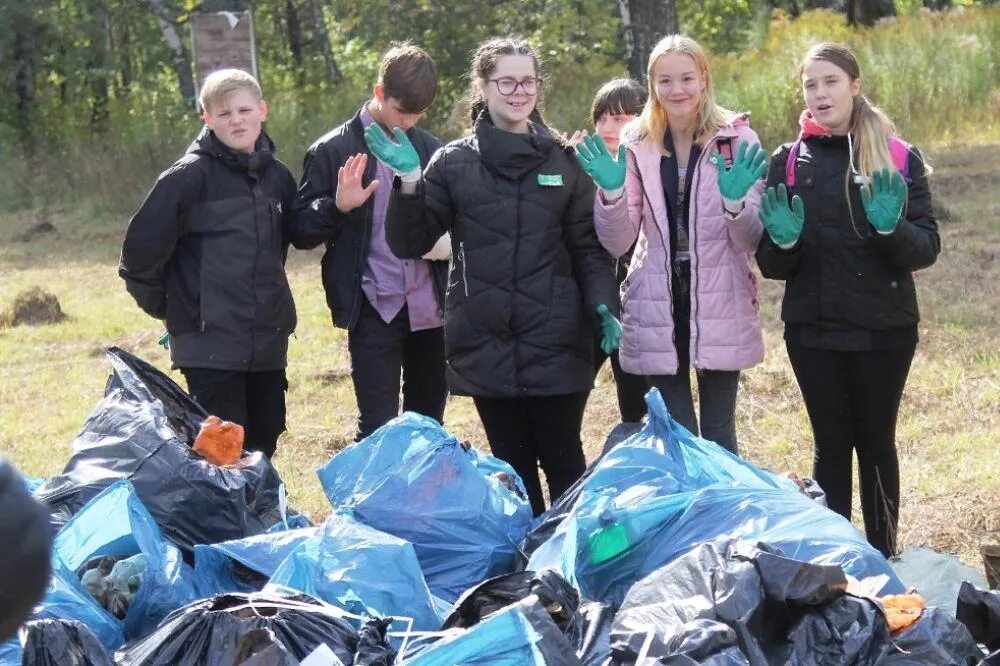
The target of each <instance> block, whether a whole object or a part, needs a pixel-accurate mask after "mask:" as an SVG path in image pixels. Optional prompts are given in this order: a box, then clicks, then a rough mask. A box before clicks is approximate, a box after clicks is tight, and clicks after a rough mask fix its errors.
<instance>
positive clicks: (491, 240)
mask: <svg viewBox="0 0 1000 666" xmlns="http://www.w3.org/2000/svg"><path fill="white" fill-rule="evenodd" d="M396 184H397V187H398V184H399V181H398V179H397V181H396ZM421 187H422V190H421V191H418V192H417V193H416V194H414V195H404V194H402V193H401V192H400V191H399V190H398V189H396V190H395V191H394V192H393V195H392V200H391V202H390V204H389V215H388V219H387V222H386V228H387V231H386V236H387V240H388V242H389V247H390V248H392V251H393V252H395V253H396V254H397V255H399V256H401V257H414V256H419V255H420V254H421V253H423V252H426V251H427V250H429V249H430V248H431V247H432V246H433V245H434V242H435V241H436V240H437V239H438V238H440V236H441V235H442V234H443V233H444V232H445V231H450V232H451V241H452V250H453V255H454V262H453V264H452V269H451V275H450V279H449V283H448V294H447V298H446V305H445V347H446V352H447V357H448V386H449V388H450V390H451V392H452V393H456V394H460V395H472V396H484V397H507V398H513V397H523V396H544V395H562V394H567V393H575V392H579V391H586V390H588V389H589V388H590V387H591V385H592V383H593V379H594V368H593V365H592V360H591V354H592V348H593V339H594V335H595V326H596V325H597V315H596V314H595V310H596V308H597V306H598V305H599V304H604V305H607V306H608V308H609V309H610V310H611V311H612V312H613V313H615V314H616V315H617V311H618V295H617V292H616V289H615V281H614V271H613V268H612V264H611V258H610V257H609V256H608V255H607V253H605V251H604V250H603V249H602V248H601V246H600V244H599V243H598V241H597V235H596V233H595V232H594V222H593V206H594V186H593V183H592V182H591V180H590V178H589V177H588V176H587V175H586V174H585V173H584V172H583V171H582V170H581V169H580V168H579V166H578V165H577V163H576V160H575V159H574V157H573V154H572V151H571V150H569V149H566V148H564V147H563V146H562V145H561V144H560V143H559V142H557V141H556V140H555V139H554V138H553V137H552V135H551V134H550V133H549V131H548V130H547V129H546V128H544V127H542V126H536V125H533V126H532V132H531V133H530V134H511V133H509V132H503V131H500V130H498V129H496V128H495V127H494V126H493V125H492V124H490V122H489V121H488V119H487V116H486V115H485V114H484V115H483V116H482V117H481V118H480V121H479V122H478V123H477V124H476V128H475V133H474V134H473V135H472V136H470V137H467V138H465V139H460V140H458V141H454V142H452V143H450V144H448V145H447V146H446V147H445V148H444V149H443V150H441V151H439V152H438V153H437V154H436V155H435V156H434V158H433V159H432V160H431V163H430V165H429V166H428V167H427V169H426V171H425V172H424V180H423V181H422V185H421Z"/></svg>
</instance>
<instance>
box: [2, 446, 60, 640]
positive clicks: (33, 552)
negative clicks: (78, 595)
mask: <svg viewBox="0 0 1000 666" xmlns="http://www.w3.org/2000/svg"><path fill="white" fill-rule="evenodd" d="M0 534H3V536H4V540H5V542H6V546H4V549H3V555H2V557H0V560H2V564H0V567H2V569H0V570H2V571H3V576H2V577H0V641H5V640H7V639H8V638H12V637H13V636H14V634H15V632H16V631H17V627H18V626H19V625H20V624H21V623H22V622H24V621H25V620H27V619H28V616H29V615H30V614H31V609H32V607H33V606H34V605H35V603H36V602H38V601H39V600H40V599H41V598H42V595H44V594H45V588H46V585H47V584H48V581H49V574H50V572H51V570H52V569H51V566H50V561H51V552H52V527H51V526H50V525H49V512H48V511H47V510H46V509H45V507H44V506H43V505H42V504H41V503H39V502H38V501H36V500H35V498H33V497H32V496H31V493H29V492H28V489H27V488H26V487H25V485H24V479H23V478H21V476H20V475H19V474H18V473H17V472H16V471H15V470H14V468H13V467H12V466H11V464H10V463H9V462H8V461H7V459H6V458H3V457H2V456H0Z"/></svg>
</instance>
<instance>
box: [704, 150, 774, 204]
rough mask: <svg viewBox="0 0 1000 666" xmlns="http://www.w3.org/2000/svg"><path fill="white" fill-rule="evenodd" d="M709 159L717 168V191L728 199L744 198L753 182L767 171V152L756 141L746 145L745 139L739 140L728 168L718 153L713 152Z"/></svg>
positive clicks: (736, 200) (737, 199)
mask: <svg viewBox="0 0 1000 666" xmlns="http://www.w3.org/2000/svg"><path fill="white" fill-rule="evenodd" d="M711 159H712V162H714V163H715V166H716V167H718V169H719V192H721V193H722V196H723V197H725V198H726V199H729V200H730V201H734V202H739V201H742V200H743V199H744V198H746V196H747V192H749V191H750V188H751V187H753V186H754V183H756V182H757V181H758V180H760V179H761V178H763V177H764V174H766V173H767V162H765V160H766V159H767V153H765V152H764V150H763V149H762V148H761V147H760V144H757V143H755V144H753V146H748V144H747V142H746V141H741V142H740V147H739V148H737V149H736V158H735V159H734V160H733V166H732V167H730V168H729V169H728V170H727V169H726V160H725V159H724V158H723V157H722V155H721V154H720V153H713V154H712V158H711Z"/></svg>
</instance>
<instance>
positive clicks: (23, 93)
mask: <svg viewBox="0 0 1000 666" xmlns="http://www.w3.org/2000/svg"><path fill="white" fill-rule="evenodd" d="M35 46H36V39H35V25H34V23H33V22H31V21H26V20H25V21H18V22H17V25H15V26H14V45H13V47H14V48H13V53H12V55H13V58H12V60H13V64H14V95H15V96H16V97H17V103H16V106H15V108H16V110H17V113H16V119H17V127H18V130H19V136H20V138H21V140H22V141H23V142H24V145H25V146H28V147H29V148H31V147H32V146H33V142H32V126H31V110H32V105H33V102H34V100H35V54H36V52H37V50H36V48H35Z"/></svg>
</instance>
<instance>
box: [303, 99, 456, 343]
mask: <svg viewBox="0 0 1000 666" xmlns="http://www.w3.org/2000/svg"><path fill="white" fill-rule="evenodd" d="M406 135H407V136H408V137H409V139H410V142H411V143H412V144H413V146H414V147H415V148H416V149H417V153H418V154H419V155H420V164H421V165H422V166H426V165H427V163H428V162H429V161H430V158H431V155H433V154H434V151H436V150H437V149H438V148H440V147H441V142H440V141H438V140H437V139H436V138H434V136H432V135H431V134H430V133H429V132H426V131H424V130H423V129H421V128H419V127H412V128H410V129H409V131H407V133H406ZM359 153H365V154H367V155H368V164H367V166H366V168H365V175H364V178H363V179H362V185H363V186H365V187H367V186H368V184H369V183H371V182H372V181H373V180H375V169H376V166H377V164H378V162H377V161H376V159H375V157H374V156H373V155H372V154H371V151H369V150H368V146H367V145H366V144H365V128H364V125H363V124H362V122H361V109H359V110H358V112H357V113H356V114H355V115H354V117H353V118H351V119H350V120H348V121H347V122H346V123H344V124H343V125H341V126H339V127H337V128H335V129H333V130H331V131H330V132H328V133H327V134H325V135H324V136H322V137H320V138H319V139H317V140H316V142H315V143H314V144H313V145H312V146H310V148H309V151H308V152H307V153H306V156H305V164H304V167H303V172H302V184H301V185H300V186H299V192H298V195H296V197H295V205H294V209H293V220H292V242H293V243H294V244H295V247H301V248H307V249H308V248H313V247H316V246H317V245H319V244H321V243H325V244H326V252H325V253H324V254H323V267H322V270H323V288H324V289H325V290H326V303H327V305H328V306H329V307H330V312H331V313H332V315H333V323H334V325H335V326H339V327H340V328H354V325H355V324H356V323H357V321H358V313H359V312H360V311H361V302H362V300H363V299H364V298H365V296H364V292H362V291H361V278H362V276H363V274H364V269H365V261H366V260H367V259H368V249H369V247H370V243H369V240H370V237H371V233H372V212H373V210H374V207H375V196H374V195H373V196H372V197H370V198H369V199H368V201H367V202H365V204H364V205H363V206H359V207H357V208H355V209H354V210H352V211H351V212H349V213H346V214H345V213H341V212H340V211H339V210H338V209H337V203H336V197H337V191H336V185H337V172H338V170H339V169H340V167H342V166H344V163H345V162H347V158H348V157H351V156H353V155H357V154H359ZM381 186H382V187H388V186H389V183H381ZM418 256H419V255H418ZM430 267H431V275H432V276H433V278H434V287H435V294H436V295H437V298H438V303H439V304H441V303H444V289H445V285H446V284H447V281H448V262H447V261H432V262H430Z"/></svg>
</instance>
